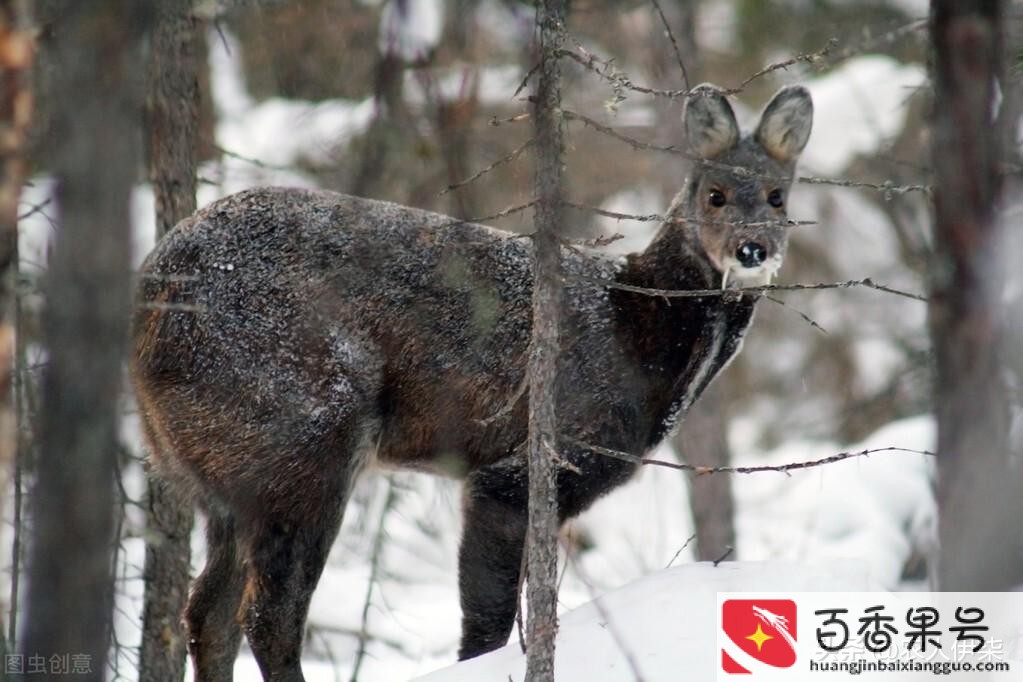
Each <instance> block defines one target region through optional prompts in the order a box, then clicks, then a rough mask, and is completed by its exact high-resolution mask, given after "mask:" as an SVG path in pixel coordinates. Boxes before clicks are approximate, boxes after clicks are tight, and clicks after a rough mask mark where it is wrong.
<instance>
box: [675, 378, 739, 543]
mask: <svg viewBox="0 0 1023 682" xmlns="http://www.w3.org/2000/svg"><path fill="white" fill-rule="evenodd" d="M722 386H723V384H722V378H719V379H718V380H717V381H716V382H715V383H714V384H713V385H711V386H710V388H708V389H707V390H706V391H705V392H704V394H703V396H701V397H700V399H699V400H698V401H697V402H696V404H695V405H693V406H692V407H691V408H690V409H689V413H688V414H687V415H686V418H685V421H684V422H682V427H681V428H680V430H679V432H678V434H677V435H676V436H675V438H674V439H673V442H674V444H675V448H676V449H677V450H678V454H679V458H680V459H681V460H682V461H684V462H686V463H688V464H693V465H695V466H706V467H723V466H728V465H729V464H730V463H731V453H730V452H729V450H728V437H727V430H728V417H727V415H726V414H725V400H724V395H723V394H722ZM689 508H690V509H691V510H692V512H693V525H694V526H695V531H696V552H695V554H696V558H697V560H699V561H715V560H717V559H720V558H721V557H724V556H727V557H728V558H729V559H732V560H735V559H736V558H737V557H736V553H735V501H734V498H733V495H732V477H731V476H727V475H721V474H716V475H710V476H700V475H698V474H692V473H690V474H689ZM729 550H731V551H729Z"/></svg>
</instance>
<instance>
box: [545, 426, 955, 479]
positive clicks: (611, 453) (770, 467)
mask: <svg viewBox="0 0 1023 682" xmlns="http://www.w3.org/2000/svg"><path fill="white" fill-rule="evenodd" d="M559 438H560V439H562V440H564V441H565V442H568V443H571V444H572V445H575V446H576V447H579V448H583V449H584V450H588V451H590V452H593V453H595V454H598V455H604V456H606V457H611V458H614V459H619V460H622V461H625V462H631V463H633V464H640V465H652V466H660V467H665V468H668V469H677V470H679V471H692V472H693V473H695V474H697V475H701V476H702V475H704V474H755V473H760V472H763V471H776V472H781V473H786V474H787V473H789V472H791V471H795V470H798V469H810V468H813V467H818V466H823V465H825V464H834V463H835V462H841V461H843V460H846V459H854V458H857V457H867V456H869V455H872V454H874V453H877V452H908V453H911V454H915V455H930V456H934V454H935V453H933V452H931V451H930V450H913V449H911V448H899V447H884V448H869V449H867V450H860V451H859V452H839V453H836V454H834V455H829V456H828V457H822V458H821V459H815V460H809V461H806V462H790V463H788V464H762V465H758V466H746V467H731V466H725V467H708V466H697V465H695V464H686V463H685V462H668V461H666V460H663V459H653V458H650V457H640V456H639V455H633V454H630V453H628V452H623V451H621V450H614V449H612V448H605V447H603V446H601V445H593V444H592V443H587V442H585V441H581V440H579V439H578V438H572V437H571V436H567V435H565V434H561V435H560V436H559Z"/></svg>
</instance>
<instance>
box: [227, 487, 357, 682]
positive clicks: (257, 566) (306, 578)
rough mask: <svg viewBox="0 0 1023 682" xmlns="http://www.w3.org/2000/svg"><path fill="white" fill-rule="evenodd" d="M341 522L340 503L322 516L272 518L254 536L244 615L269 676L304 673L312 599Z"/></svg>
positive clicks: (285, 677)
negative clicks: (304, 640)
mask: <svg viewBox="0 0 1023 682" xmlns="http://www.w3.org/2000/svg"><path fill="white" fill-rule="evenodd" d="M335 504H337V502H335ZM340 525H341V510H340V508H337V509H336V510H327V509H323V510H321V511H320V513H319V514H318V516H317V517H316V518H307V519H295V518H270V519H267V520H266V521H265V522H264V523H263V524H262V525H261V526H260V527H259V528H258V529H257V530H256V531H255V533H254V535H253V537H252V538H251V540H250V542H249V547H248V557H247V562H246V563H247V569H248V570H247V578H246V582H245V593H244V596H243V600H242V607H241V612H240V613H239V617H240V618H241V619H242V620H243V623H244V628H245V634H246V636H247V637H248V640H249V646H250V647H251V648H252V652H253V654H254V655H255V657H256V661H257V663H259V668H260V670H261V671H262V673H263V677H264V679H266V680H289V681H291V680H295V681H299V680H303V679H304V678H303V677H302V669H301V654H302V635H303V632H304V629H305V621H306V616H307V615H308V612H309V602H310V600H311V598H312V594H313V590H314V589H315V588H316V583H317V581H319V578H320V574H321V573H322V572H323V566H324V564H325V563H326V561H327V554H328V553H329V552H330V546H331V544H332V543H333V541H334V537H335V536H336V535H337V530H338V528H339V527H340Z"/></svg>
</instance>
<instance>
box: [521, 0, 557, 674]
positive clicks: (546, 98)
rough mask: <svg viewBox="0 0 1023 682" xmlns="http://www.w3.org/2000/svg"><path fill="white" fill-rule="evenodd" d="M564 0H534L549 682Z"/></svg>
mask: <svg viewBox="0 0 1023 682" xmlns="http://www.w3.org/2000/svg"><path fill="white" fill-rule="evenodd" d="M565 14H566V12H565V3H564V1H563V0H542V1H541V2H540V3H539V4H538V6H537V25H538V28H539V32H540V50H539V52H540V69H539V74H538V78H539V81H538V84H537V88H536V94H535V96H534V104H533V122H534V126H535V130H536V145H535V149H536V168H535V174H534V178H533V191H534V198H535V199H536V201H537V203H536V211H535V215H534V219H533V222H534V225H535V228H536V230H535V234H534V236H533V246H534V249H535V257H536V265H535V271H534V283H533V339H532V352H531V353H530V357H529V455H528V456H529V532H528V534H527V543H526V550H527V574H528V576H529V578H528V583H527V601H528V605H529V618H528V622H527V624H526V643H527V654H526V656H527V658H526V679H528V680H530V681H531V682H553V680H554V637H555V635H556V634H557V629H558V614H557V606H558V586H557V569H558V497H557V495H558V493H557V481H556V477H557V469H556V465H555V462H554V460H553V458H552V456H551V455H552V453H554V452H556V451H557V416H556V406H555V404H554V399H555V395H556V386H557V361H558V338H559V336H558V335H559V324H560V317H561V303H562V297H563V291H562V289H563V287H562V281H561V255H560V251H561V246H560V239H559V237H558V230H559V228H560V226H561V214H562V203H561V191H562V188H561V183H562V177H561V164H562V161H561V156H562V149H563V140H562V121H561V67H560V64H559V60H558V56H557V50H558V49H559V48H560V46H561V39H562V31H563V29H564V26H565Z"/></svg>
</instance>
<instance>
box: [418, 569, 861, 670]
mask: <svg viewBox="0 0 1023 682" xmlns="http://www.w3.org/2000/svg"><path fill="white" fill-rule="evenodd" d="M876 589H878V587H877V585H874V584H872V583H871V582H870V581H869V580H867V579H865V578H863V577H862V576H860V577H856V576H847V575H846V576H843V575H841V574H836V573H834V572H833V571H830V570H828V569H826V568H825V569H821V568H814V567H808V566H806V565H804V564H802V563H786V562H757V563H748V562H746V563H737V562H736V563H724V564H721V565H720V566H718V567H717V568H715V567H714V566H713V565H712V564H709V563H700V564H692V565H689V566H681V567H677V568H672V569H668V570H664V571H660V572H658V573H654V574H651V575H649V576H646V577H645V578H642V579H640V580H637V581H635V582H633V583H631V584H629V585H628V586H626V587H623V588H621V589H618V590H614V591H612V592H609V593H607V594H605V595H602V596H601V597H600V598H599V599H597V600H595V601H594V602H593V603H590V604H587V605H586V606H582V607H580V608H578V609H576V610H574V611H572V612H571V613H567V614H565V615H564V616H563V617H561V623H560V627H559V630H558V637H557V644H556V647H557V648H556V656H557V658H556V663H555V666H556V670H557V676H558V679H564V680H599V681H600V682H619V681H621V682H634V681H635V680H637V679H642V680H646V681H647V682H662V681H663V682H676V681H677V680H680V679H686V680H713V679H715V678H716V671H717V663H718V660H719V659H718V656H719V654H718V644H717V627H716V624H717V608H718V606H717V593H718V592H742V591H758V592H809V591H829V592H830V591H834V592H843V591H844V592H855V591H868V590H876ZM525 670H526V657H525V655H524V654H523V653H522V650H521V648H520V647H519V644H518V642H513V643H511V644H509V645H508V646H506V647H504V648H503V649H500V650H498V651H495V652H493V653H490V654H488V655H486V656H481V657H479V658H476V659H473V660H471V661H465V662H463V663H459V664H457V665H454V666H450V667H448V668H445V669H443V670H440V671H437V672H435V673H433V674H430V675H426V676H424V677H421V678H418V679H417V682H505V681H506V680H523V679H525ZM682 671H684V673H683V672H682Z"/></svg>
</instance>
